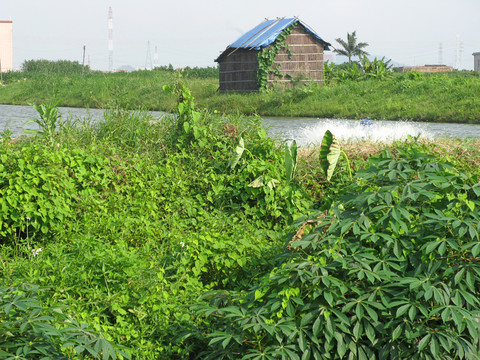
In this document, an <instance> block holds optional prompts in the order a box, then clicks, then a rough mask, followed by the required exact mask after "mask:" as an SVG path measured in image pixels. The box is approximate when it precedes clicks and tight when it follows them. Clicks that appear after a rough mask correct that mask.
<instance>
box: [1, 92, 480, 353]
mask: <svg viewBox="0 0 480 360" xmlns="http://www.w3.org/2000/svg"><path fill="white" fill-rule="evenodd" d="M171 90H172V91H173V92H174V94H171V96H173V97H175V98H178V99H179V105H178V106H177V108H176V109H177V111H176V115H177V117H176V121H175V122H173V123H172V122H171V121H169V122H164V123H162V122H160V123H155V124H151V123H150V120H151V119H150V118H149V117H148V114H147V113H144V112H141V111H135V112H131V111H127V110H125V109H123V108H119V107H117V106H115V107H114V108H112V109H111V110H109V111H107V112H106V113H105V122H104V123H99V124H96V125H94V126H85V125H84V124H79V125H81V126H75V125H74V124H68V125H65V126H63V127H59V128H60V131H59V132H57V133H52V132H49V131H48V123H43V127H41V130H42V133H41V134H38V136H35V137H30V138H25V139H15V140H14V141H12V140H10V139H8V138H4V139H2V142H1V143H0V195H1V196H0V359H5V358H12V357H14V356H15V355H16V356H18V357H20V358H24V359H37V358H38V357H39V353H40V354H46V355H47V356H50V358H55V359H93V358H103V359H109V358H114V356H115V357H116V358H132V359H152V360H153V359H195V358H198V359H220V358H224V359H245V360H247V359H274V358H282V357H283V358H288V359H300V358H302V359H343V358H345V357H348V358H352V359H363V358H370V359H383V358H388V356H387V355H386V354H387V353H388V354H390V356H391V358H395V359H405V358H412V359H437V358H452V359H461V358H474V357H475V356H478V355H479V352H480V346H479V338H480V327H479V325H478V324H479V323H478V321H477V320H476V319H478V316H479V313H480V302H479V300H478V299H479V298H480V293H479V284H480V265H479V261H478V260H479V255H480V245H479V241H480V239H479V232H480V228H479V225H478V224H479V223H480V219H479V216H478V209H479V208H480V199H479V196H480V188H479V184H480V179H479V176H480V173H479V170H478V169H479V167H478V166H472V165H478V159H479V158H480V154H479V151H480V150H479V149H480V146H479V145H480V144H479V143H478V141H476V140H466V141H465V142H457V141H455V140H448V141H447V140H444V141H442V142H441V143H440V144H438V143H432V142H419V141H418V140H416V139H414V138H411V139H409V140H408V141H405V142H398V143H393V144H379V143H356V144H337V143H336V142H335V141H334V139H331V143H330V144H328V141H326V142H325V144H324V146H323V147H322V148H320V149H318V148H301V149H298V151H297V149H296V148H295V146H294V145H293V144H287V146H285V144H278V143H275V142H274V141H273V140H272V139H269V138H267V137H266V134H265V131H264V130H263V129H262V127H261V126H260V124H259V123H258V121H257V120H255V119H254V118H252V119H249V118H244V117H239V116H227V117H225V116H218V115H216V114H211V113H208V112H199V111H197V110H196V109H195V107H194V105H193V98H192V96H191V94H190V93H189V91H188V90H187V89H185V88H183V87H181V86H177V87H171ZM49 109H50V110H52V111H51V112H50V113H51V114H53V115H54V114H55V111H54V108H53V107H51V106H50V107H49ZM343 151H344V153H343ZM320 154H323V155H320ZM342 154H343V155H342ZM327 155H328V156H327ZM333 158H335V159H333ZM321 159H323V160H322V161H321ZM325 159H327V162H326V163H325ZM347 159H348V161H347ZM337 160H338V164H337V165H336V167H334V163H335V162H336V161H337ZM329 169H330V171H329ZM325 170H326V171H325ZM328 173H330V175H331V179H330V180H328V179H327V177H326V174H328Z"/></svg>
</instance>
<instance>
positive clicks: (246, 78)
mask: <svg viewBox="0 0 480 360" xmlns="http://www.w3.org/2000/svg"><path fill="white" fill-rule="evenodd" d="M257 56H258V51H255V50H246V49H238V50H232V52H231V53H230V54H229V55H226V56H225V57H224V58H223V59H222V61H221V62H220V63H219V65H220V88H219V90H220V91H257V90H258V85H257V70H258V59H257Z"/></svg>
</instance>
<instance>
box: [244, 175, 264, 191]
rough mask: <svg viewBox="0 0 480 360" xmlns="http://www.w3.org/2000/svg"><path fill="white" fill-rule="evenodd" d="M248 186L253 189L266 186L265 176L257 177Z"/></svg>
mask: <svg viewBox="0 0 480 360" xmlns="http://www.w3.org/2000/svg"><path fill="white" fill-rule="evenodd" d="M248 186H249V187H253V188H259V187H262V186H265V183H264V182H263V175H260V176H259V177H257V178H256V179H255V180H253V181H252V182H251V183H250V184H248Z"/></svg>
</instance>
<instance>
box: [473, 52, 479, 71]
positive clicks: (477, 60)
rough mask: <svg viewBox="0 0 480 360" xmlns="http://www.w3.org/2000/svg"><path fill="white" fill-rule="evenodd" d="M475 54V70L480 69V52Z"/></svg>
mask: <svg viewBox="0 0 480 360" xmlns="http://www.w3.org/2000/svg"><path fill="white" fill-rule="evenodd" d="M472 55H473V70H475V71H480V52H475V53H473V54H472Z"/></svg>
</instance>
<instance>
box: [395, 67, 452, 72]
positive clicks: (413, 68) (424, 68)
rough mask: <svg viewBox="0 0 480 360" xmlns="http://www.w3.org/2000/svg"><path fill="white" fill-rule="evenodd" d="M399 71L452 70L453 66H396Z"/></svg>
mask: <svg viewBox="0 0 480 360" xmlns="http://www.w3.org/2000/svg"><path fill="white" fill-rule="evenodd" d="M395 69H396V70H397V71H399V72H406V71H418V72H422V73H430V72H444V71H452V70H453V68H452V67H451V66H447V65H423V66H401V67H397V68H395Z"/></svg>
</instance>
